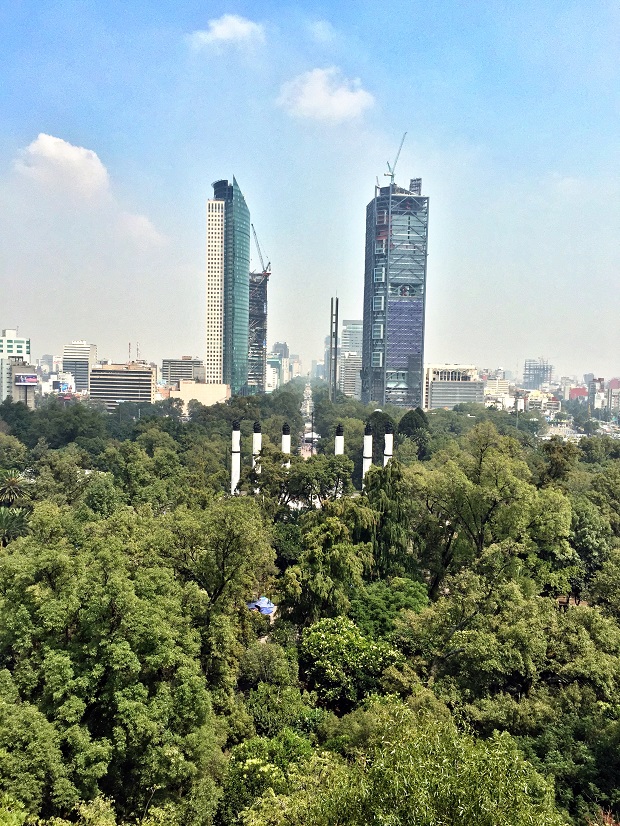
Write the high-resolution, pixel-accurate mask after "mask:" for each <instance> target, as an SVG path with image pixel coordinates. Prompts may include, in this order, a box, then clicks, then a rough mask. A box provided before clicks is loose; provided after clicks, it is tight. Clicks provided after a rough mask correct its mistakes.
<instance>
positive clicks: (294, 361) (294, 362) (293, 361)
mask: <svg viewBox="0 0 620 826" xmlns="http://www.w3.org/2000/svg"><path fill="white" fill-rule="evenodd" d="M288 373H289V381H292V380H293V379H298V378H300V377H301V376H303V367H302V364H301V359H300V358H299V355H298V354H297V353H291V354H290V356H289V359H288Z"/></svg>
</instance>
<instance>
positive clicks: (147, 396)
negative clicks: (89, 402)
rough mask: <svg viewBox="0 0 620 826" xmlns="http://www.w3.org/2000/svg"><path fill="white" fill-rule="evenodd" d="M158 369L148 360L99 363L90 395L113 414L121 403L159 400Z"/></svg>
mask: <svg viewBox="0 0 620 826" xmlns="http://www.w3.org/2000/svg"><path fill="white" fill-rule="evenodd" d="M156 380H157V370H156V369H155V367H152V366H151V365H150V364H146V363H144V362H139V361H138V362H130V363H129V364H98V365H96V366H95V367H93V369H92V370H91V371H90V398H91V399H96V400H98V401H100V402H103V404H104V405H105V407H106V410H107V411H108V413H112V412H113V411H114V410H115V409H116V408H117V407H118V405H119V404H120V402H135V403H136V404H140V403H143V402H150V403H151V404H153V402H154V401H155V383H156Z"/></svg>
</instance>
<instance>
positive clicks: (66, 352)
mask: <svg viewBox="0 0 620 826" xmlns="http://www.w3.org/2000/svg"><path fill="white" fill-rule="evenodd" d="M95 364H97V346H96V345H95V344H87V343H86V342H85V341H72V342H71V344H65V346H64V348H63V351H62V372H63V373H71V375H72V376H73V378H74V379H75V390H76V392H77V393H87V392H88V380H89V376H90V371H91V370H92V369H93V367H94V366H95Z"/></svg>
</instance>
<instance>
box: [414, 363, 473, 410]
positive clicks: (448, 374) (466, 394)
mask: <svg viewBox="0 0 620 826" xmlns="http://www.w3.org/2000/svg"><path fill="white" fill-rule="evenodd" d="M468 402H469V403H471V402H473V403H475V404H484V382H483V381H482V380H481V379H480V377H479V375H478V371H477V369H476V368H475V367H474V366H473V365H471V364H429V365H427V367H426V370H425V379H424V406H425V408H426V409H427V410H434V409H436V408H440V407H444V408H449V409H452V408H453V407H454V406H455V405H457V404H464V403H468Z"/></svg>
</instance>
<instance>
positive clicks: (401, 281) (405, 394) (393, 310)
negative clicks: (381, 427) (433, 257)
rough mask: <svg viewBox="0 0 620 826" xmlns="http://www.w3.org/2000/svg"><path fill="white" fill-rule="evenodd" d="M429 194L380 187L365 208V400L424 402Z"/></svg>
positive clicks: (417, 188) (415, 187)
mask: <svg viewBox="0 0 620 826" xmlns="http://www.w3.org/2000/svg"><path fill="white" fill-rule="evenodd" d="M427 242H428V198H426V197H424V196H423V195H422V180H421V179H420V178H414V179H412V180H411V182H410V184H409V189H403V188H401V187H399V186H397V185H396V184H395V183H394V182H393V181H392V182H391V183H390V185H389V186H383V187H377V188H376V189H375V197H374V198H373V200H372V201H371V202H370V203H369V204H368V206H367V208H366V269H365V276H364V341H363V353H362V401H363V402H366V403H369V402H375V403H377V404H379V405H384V404H395V405H398V406H400V407H418V406H420V407H421V406H422V394H423V374H424V308H425V302H426V259H427Z"/></svg>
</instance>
